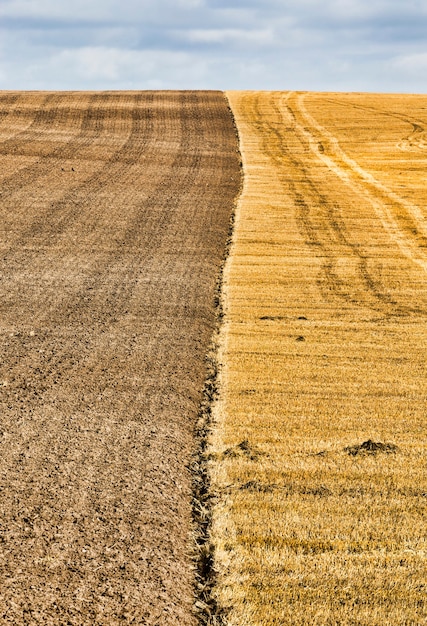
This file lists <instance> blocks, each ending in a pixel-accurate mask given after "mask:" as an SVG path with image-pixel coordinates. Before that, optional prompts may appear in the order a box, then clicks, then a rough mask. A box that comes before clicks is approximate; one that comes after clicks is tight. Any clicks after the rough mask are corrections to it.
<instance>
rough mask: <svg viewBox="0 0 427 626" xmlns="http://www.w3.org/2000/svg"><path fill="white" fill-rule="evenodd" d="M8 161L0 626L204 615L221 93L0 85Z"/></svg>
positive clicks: (1, 214)
mask: <svg viewBox="0 0 427 626" xmlns="http://www.w3.org/2000/svg"><path fill="white" fill-rule="evenodd" d="M0 163H1V168H0V179H1V192H0V193H1V196H0V229H1V230H0V333H1V344H2V353H1V364H0V384H1V387H0V410H1V413H0V452H1V455H0V490H1V491H0V493H1V496H0V504H1V506H0V523H1V537H0V541H1V545H0V588H1V594H0V623H1V624H14V625H15V626H20V625H23V624H31V625H33V624H43V626H48V625H52V624H61V625H67V624H72V625H83V624H91V625H92V624H93V625H96V624H99V625H101V624H102V625H106V624H108V625H114V624H159V625H162V626H163V625H167V624H174V625H176V624H180V626H185V625H187V624H188V625H190V624H194V623H195V621H196V620H195V618H194V616H193V613H192V604H193V601H194V598H193V595H194V594H193V587H194V567H193V561H192V557H191V533H192V522H191V480H192V479H191V470H190V465H191V458H192V454H193V453H194V448H195V445H196V444H195V441H194V435H193V433H194V424H195V418H196V416H197V411H198V406H199V402H200V398H201V389H202V386H203V380H204V376H205V354H206V351H207V347H208V344H209V341H210V337H211V333H212V329H213V325H214V290H215V280H216V277H217V273H218V268H219V266H220V264H221V260H222V256H223V252H224V245H225V241H226V237H227V231H228V224H229V219H230V214H231V211H232V204H233V199H234V197H235V196H236V193H237V191H238V187H239V183H240V174H239V161H238V154H237V144H236V137H235V134H234V127H233V122H232V118H231V115H230V112H229V110H228V107H227V104H226V101H225V99H224V96H223V94H222V93H220V92H181V93H178V92H129V93H127V92H115V93H113V92H112V93H110V92H104V93H80V92H79V93H29V92H27V93H11V92H3V93H2V94H1V97H0Z"/></svg>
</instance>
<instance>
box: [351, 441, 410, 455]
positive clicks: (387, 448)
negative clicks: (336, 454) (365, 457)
mask: <svg viewBox="0 0 427 626" xmlns="http://www.w3.org/2000/svg"><path fill="white" fill-rule="evenodd" d="M398 449H399V448H398V447H397V446H396V445H395V444H394V443H382V442H381V441H372V439H368V440H367V441H364V442H363V443H361V444H357V445H355V446H347V447H346V448H344V451H345V452H347V454H349V455H350V456H357V455H358V454H371V455H374V454H378V453H379V452H382V453H385V454H394V453H396V452H397V450H398Z"/></svg>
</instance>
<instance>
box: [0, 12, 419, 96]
mask: <svg viewBox="0 0 427 626" xmlns="http://www.w3.org/2000/svg"><path fill="white" fill-rule="evenodd" d="M426 28H427V2H426V0H405V2H402V0H72V2H65V1H61V0H0V88H8V89H14V88H17V89H23V88H34V89H43V88H49V89H68V88H70V89H108V88H112V89H126V88H135V89H138V88H145V87H152V86H153V85H157V86H159V88H160V87H165V88H224V89H225V88H236V89H245V88H248V89H251V88H254V89H256V88H260V89H276V88H277V89H280V88H290V89H293V88H295V89H321V90H334V89H336V90H340V89H343V90H352V89H354V90H367V91H369V90H371V91H403V90H409V91H421V90H424V89H425V87H424V75H425V71H426V65H425V56H426V54H427V44H426V40H425V30H426Z"/></svg>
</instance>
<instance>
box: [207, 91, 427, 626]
mask: <svg viewBox="0 0 427 626" xmlns="http://www.w3.org/2000/svg"><path fill="white" fill-rule="evenodd" d="M227 95H228V97H229V100H230V103H231V107H232V110H233V113H234V115H235V118H236V123H237V127H238V130H239V134H240V141H241V149H242V155H243V165H244V175H245V178H244V189H243V192H242V196H241V198H240V203H239V206H238V210H237V215H236V223H235V232H234V239H233V244H232V248H231V256H230V257H229V260H228V262H227V265H226V268H225V279H224V288H223V298H224V309H225V322H224V325H223V327H222V331H221V334H220V337H219V346H220V352H219V361H220V364H221V370H220V377H219V399H218V400H217V402H216V405H215V407H214V417H215V420H216V426H215V429H214V431H213V433H212V434H211V437H210V454H209V456H208V458H209V459H210V460H209V465H210V473H211V492H212V495H213V496H214V497H215V507H214V511H213V526H212V540H213V543H214V546H215V550H216V557H215V567H216V569H217V570H218V578H217V587H216V590H215V594H216V598H217V600H218V603H219V607H220V609H222V615H223V617H224V621H226V623H227V624H229V625H230V626H242V625H243V624H244V625H245V626H246V625H248V626H249V625H256V626H261V625H262V626H273V625H274V626H279V625H281V626H283V625H288V624H289V625H290V624H292V625H293V626H297V625H302V624H318V625H320V624H322V625H326V624H327V625H331V626H332V625H335V624H354V625H356V624H358V625H366V626H367V625H369V626H373V625H378V626H379V625H382V626H384V625H387V624H393V625H395V624H400V625H403V624H407V625H409V624H412V625H416V624H425V623H426V622H427V600H426V597H427V596H426V591H427V576H426V571H427V570H426V566H427V533H426V522H427V515H426V505H427V475H426V459H427V435H426V426H427V414H426V410H427V403H426V401H427V388H426V377H427V364H426V340H427V326H426V322H427V280H426V279H427V275H426V272H427V191H426V187H425V172H426V166H427V135H426V130H425V129H426V128H427V97H425V96H398V95H373V94H371V95H368V94H316V93H285V92H281V93H279V92H273V93H267V92H231V93H228V94H227Z"/></svg>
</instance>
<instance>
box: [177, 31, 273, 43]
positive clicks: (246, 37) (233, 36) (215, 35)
mask: <svg viewBox="0 0 427 626" xmlns="http://www.w3.org/2000/svg"><path fill="white" fill-rule="evenodd" d="M184 37H185V39H186V40H187V41H189V42H192V43H208V44H209V43H219V44H224V43H229V44H232V45H234V44H241V43H245V44H252V45H253V44H255V45H260V44H261V45H266V44H267V45H272V44H274V40H275V34H274V31H273V30H272V29H264V30H239V29H237V28H222V29H221V28H217V29H214V28H206V29H194V30H188V31H186V32H185V34H184Z"/></svg>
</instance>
